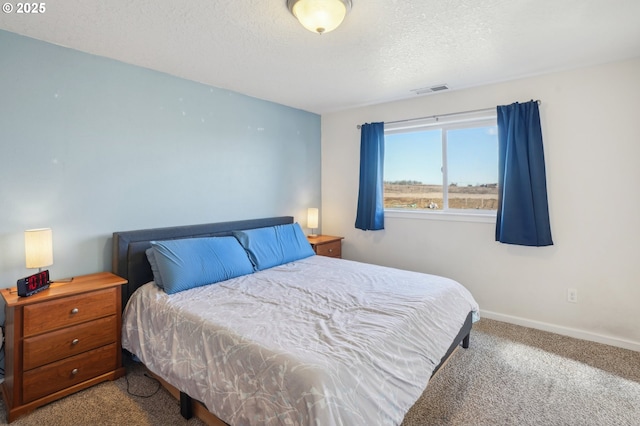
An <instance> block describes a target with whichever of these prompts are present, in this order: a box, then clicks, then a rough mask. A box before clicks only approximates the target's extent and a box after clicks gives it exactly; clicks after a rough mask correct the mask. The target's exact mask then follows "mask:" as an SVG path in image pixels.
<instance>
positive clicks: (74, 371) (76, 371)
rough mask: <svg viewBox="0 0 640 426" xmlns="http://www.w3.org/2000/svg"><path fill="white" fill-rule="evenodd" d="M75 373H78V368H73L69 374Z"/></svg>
mask: <svg viewBox="0 0 640 426" xmlns="http://www.w3.org/2000/svg"><path fill="white" fill-rule="evenodd" d="M76 374H78V369H77V368H74V369H73V370H71V375H72V376H75V375H76Z"/></svg>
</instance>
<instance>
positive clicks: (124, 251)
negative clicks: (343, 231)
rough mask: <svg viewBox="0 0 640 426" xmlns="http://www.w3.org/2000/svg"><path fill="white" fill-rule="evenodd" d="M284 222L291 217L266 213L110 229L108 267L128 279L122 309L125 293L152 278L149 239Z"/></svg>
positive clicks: (228, 232) (222, 233)
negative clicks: (260, 216) (196, 222)
mask: <svg viewBox="0 0 640 426" xmlns="http://www.w3.org/2000/svg"><path fill="white" fill-rule="evenodd" d="M288 223H293V217H291V216H280V217H268V218H264V219H250V220H238V221H232V222H220V223H207V224H202V225H188V226H174V227H169V228H155V229H141V230H136V231H124V232H114V233H113V260H112V268H111V269H112V272H113V273H114V274H116V275H118V276H121V277H122V278H126V279H127V280H128V281H129V283H128V284H127V285H126V286H124V288H123V289H122V308H123V309H124V307H125V306H126V305H127V301H128V300H129V297H130V296H131V295H132V294H133V292H134V291H136V289H137V288H138V287H140V286H141V285H143V284H146V283H148V282H149V281H152V280H153V273H152V272H151V266H150V265H149V261H148V260H147V255H146V253H145V250H147V249H148V248H149V247H151V241H158V240H176V239H180V238H196V237H213V236H226V235H231V232H232V231H239V230H243V229H254V228H264V227H267V226H275V225H285V224H288Z"/></svg>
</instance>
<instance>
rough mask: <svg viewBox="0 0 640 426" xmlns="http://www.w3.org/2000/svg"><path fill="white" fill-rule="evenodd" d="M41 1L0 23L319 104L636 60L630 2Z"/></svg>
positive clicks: (342, 104) (637, 29)
mask: <svg viewBox="0 0 640 426" xmlns="http://www.w3.org/2000/svg"><path fill="white" fill-rule="evenodd" d="M13 4H15V2H13ZM45 4H46V11H45V13H42V14H37V15H36V14H31V15H19V14H16V13H15V11H14V12H13V13H9V14H7V13H2V14H0V28H1V29H5V30H8V31H12V32H15V33H18V34H22V35H26V36H29V37H33V38H36V39H39V40H44V41H48V42H51V43H54V44H58V45H62V46H67V47H70V48H73V49H77V50H80V51H84V52H89V53H93V54H96V55H100V56H105V57H108V58H113V59H117V60H120V61H123V62H126V63H130V64H135V65H139V66H143V67H147V68H151V69H154V70H158V71H162V72H165V73H168V74H172V75H175V76H179V77H183V78H186V79H190V80H194V81H198V82H201V83H206V84H209V85H212V86H216V87H220V88H225V89H229V90H233V91H236V92H240V93H244V94H247V95H250V96H254V97H257V98H261V99H266V100H270V101H273V102H278V103H280V104H284V105H288V106H291V107H294V108H299V109H303V110H307V111H311V112H315V113H319V114H322V113H325V112H330V111H337V110H340V109H345V108H350V107H355V106H360V105H365V104H372V103H379V102H384V101H389V100H396V99H403V98H408V97H414V96H417V95H415V94H414V93H412V92H411V90H412V89H418V88H422V87H429V86H434V85H438V84H443V83H444V84H447V85H449V87H450V88H451V89H452V90H455V89H459V88H464V87H470V86H476V85H481V84H486V83H492V82H498V81H504V80H510V79H514V78H520V77H524V76H530V75H535V74H541V73H546V72H551V71H557V70H564V69H571V68H576V67H581V66H587V65H594V64H599V63H605V62H611V61H616V60H621V59H627V58H633V57H638V56H640V0H439V1H435V0H404V1H402V0H353V8H352V10H351V13H350V14H349V15H347V17H346V19H345V21H344V23H343V24H342V26H341V27H339V28H338V29H336V30H335V31H333V32H331V33H328V34H324V35H322V36H319V35H317V34H314V33H311V32H309V31H307V30H305V29H304V28H303V27H302V26H301V25H300V24H299V23H298V22H297V21H296V20H295V18H294V17H293V16H292V15H291V14H290V13H289V10H288V9H287V7H286V0H189V1H176V0H108V1H105V0H51V1H47V2H46V3H45ZM0 52H1V47H0ZM585 90H588V88H585ZM423 96H424V95H423ZM426 96H428V95H426Z"/></svg>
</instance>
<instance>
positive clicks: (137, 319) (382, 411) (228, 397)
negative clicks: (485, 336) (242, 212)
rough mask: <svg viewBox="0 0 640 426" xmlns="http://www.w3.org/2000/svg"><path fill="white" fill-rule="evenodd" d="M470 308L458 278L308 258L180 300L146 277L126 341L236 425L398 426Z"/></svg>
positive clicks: (127, 322)
mask: <svg viewBox="0 0 640 426" xmlns="http://www.w3.org/2000/svg"><path fill="white" fill-rule="evenodd" d="M470 311H473V312H475V313H476V314H477V312H478V305H477V304H476V302H475V301H474V299H473V297H472V296H471V294H470V293H469V292H468V291H467V290H466V289H465V288H464V287H462V286H461V285H460V284H458V283H456V282H455V281H453V280H450V279H447V278H443V277H439V276H434V275H427V274H420V273H415V272H408V271H403V270H398V269H392V268H385V267H381V266H375V265H369V264H363V263H358V262H352V261H348V260H341V259H331V258H328V257H322V256H312V257H310V258H307V259H303V260H300V261H297V262H293V263H289V264H286V265H282V266H278V267H275V268H272V269H268V270H264V271H260V272H256V273H254V274H251V275H247V276H242V277H238V278H234V279H231V280H228V281H224V282H222V283H219V284H215V285H209V286H205V287H199V288H195V289H192V290H188V291H184V292H181V293H177V294H173V295H167V294H165V293H164V292H163V291H162V290H160V289H158V288H157V287H156V286H155V285H154V284H151V283H150V284H147V285H145V286H143V287H141V288H140V289H139V290H138V291H137V292H136V293H135V294H134V295H133V296H132V298H131V300H130V301H129V303H128V305H127V307H126V309H125V313H124V318H123V336H122V345H123V347H124V348H125V349H127V350H129V351H130V352H132V353H133V354H135V355H137V356H138V357H139V358H140V359H141V360H142V361H143V362H144V363H145V364H146V366H147V367H148V368H149V369H150V370H151V371H152V372H154V373H155V374H158V375H160V376H161V377H163V378H164V379H165V380H167V381H168V382H169V383H171V384H173V385H174V386H176V387H177V388H179V389H180V390H182V391H184V392H186V393H187V394H188V395H190V396H191V397H193V398H195V399H198V400H200V401H202V402H203V403H204V404H205V405H206V406H207V408H208V409H209V411H211V412H213V413H214V414H216V415H217V416H218V417H219V418H221V419H222V420H224V421H225V422H227V423H229V424H230V425H234V426H239V425H349V426H355V425H394V424H399V423H401V422H402V420H403V418H404V415H405V414H406V412H407V411H408V409H409V408H410V407H411V406H412V405H413V404H414V403H415V401H416V400H417V399H418V397H419V396H420V395H421V394H422V392H423V391H424V388H425V387H426V384H427V382H428V380H429V378H430V376H431V373H432V371H433V369H434V368H435V366H436V365H437V364H438V363H439V362H440V359H441V358H442V356H444V354H445V353H446V350H447V349H448V347H449V345H450V344H451V342H452V341H453V338H454V337H455V336H456V334H457V333H458V331H459V329H460V327H461V326H462V324H463V323H464V320H465V318H466V316H467V314H468V313H469V312H470Z"/></svg>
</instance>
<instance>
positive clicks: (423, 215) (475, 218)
mask: <svg viewBox="0 0 640 426" xmlns="http://www.w3.org/2000/svg"><path fill="white" fill-rule="evenodd" d="M384 217H385V218H393V219H420V220H425V219H426V220H446V221H450V222H475V223H491V224H494V225H495V223H496V213H495V212H491V213H485V212H482V213H467V212H457V211H456V212H452V211H446V212H443V211H423V210H421V211H418V210H394V209H385V210H384Z"/></svg>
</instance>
